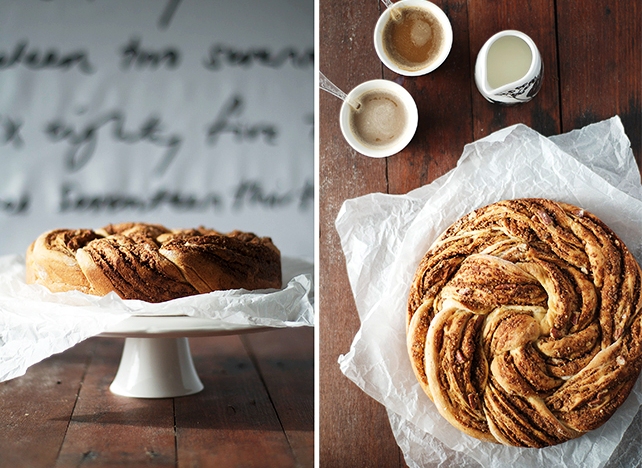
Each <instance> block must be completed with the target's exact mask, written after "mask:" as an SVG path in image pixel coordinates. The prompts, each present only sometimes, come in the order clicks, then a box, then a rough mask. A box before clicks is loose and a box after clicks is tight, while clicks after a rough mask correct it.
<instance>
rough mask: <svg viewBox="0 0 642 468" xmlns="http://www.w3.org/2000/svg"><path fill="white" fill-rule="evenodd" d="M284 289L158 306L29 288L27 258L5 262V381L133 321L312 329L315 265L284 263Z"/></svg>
mask: <svg viewBox="0 0 642 468" xmlns="http://www.w3.org/2000/svg"><path fill="white" fill-rule="evenodd" d="M282 273H283V275H282V276H283V284H284V287H283V289H280V290H260V291H245V290H231V291H214V292H212V293H209V294H199V295H196V296H190V297H183V298H180V299H174V300H172V301H167V302H163V303H158V304H151V303H148V302H144V301H135V300H122V299H121V298H120V297H118V296H117V295H116V294H115V293H110V294H108V295H106V296H104V297H98V296H91V295H88V294H83V293H80V292H77V291H69V292H64V293H52V292H50V291H49V290H48V289H47V288H45V287H44V286H40V285H34V284H26V283H25V280H24V277H25V266H24V257H23V256H20V255H15V256H4V257H0V382H1V381H4V380H8V379H12V378H15V377H19V376H21V375H23V374H24V373H25V372H26V371H27V368H28V367H29V366H31V365H33V364H35V363H37V362H40V361H41V360H43V359H45V358H47V357H49V356H51V355H52V354H55V353H59V352H62V351H64V350H66V349H68V348H70V347H72V346H74V345H75V344H76V343H79V342H81V341H83V340H84V339H86V338H89V337H91V336H95V335H98V334H100V333H102V332H104V331H106V330H108V329H109V327H110V326H113V325H116V324H117V323H119V322H121V321H123V320H125V319H127V318H128V317H131V316H141V315H142V316H172V315H187V316H192V317H199V318H210V319H213V320H221V321H224V322H226V323H233V324H248V325H256V326H266V327H296V326H312V325H314V321H315V317H314V309H313V305H312V304H313V300H314V299H313V294H314V292H313V282H312V274H313V265H312V264H311V263H309V262H307V261H305V260H302V259H295V258H287V257H284V258H283V259H282Z"/></svg>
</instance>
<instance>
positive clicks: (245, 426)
mask: <svg viewBox="0 0 642 468" xmlns="http://www.w3.org/2000/svg"><path fill="white" fill-rule="evenodd" d="M190 347H191V351H192V356H193V359H194V365H195V367H196V370H197V372H198V374H199V377H200V378H201V381H202V382H203V384H204V385H205V389H204V390H203V391H202V392H200V393H198V394H195V395H190V396H186V397H181V398H162V399H136V398H126V397H121V396H117V395H114V394H112V393H111V392H110V391H109V385H110V384H111V382H112V380H113V378H114V376H115V373H116V370H117V368H118V364H119V361H120V356H121V353H122V348H123V340H122V339H116V338H102V337H97V338H91V339H89V340H86V341H85V342H82V343H80V344H78V345H76V346H75V347H73V348H71V349H69V350H67V351H66V352H64V353H62V354H59V355H55V356H52V357H50V358H48V359H46V360H45V361H43V362H41V363H39V364H36V365H35V366H32V367H31V368H30V369H29V370H28V371H27V374H26V375H24V376H22V377H19V378H16V379H13V380H10V381H7V382H3V383H0V401H1V402H2V405H0V434H2V437H0V467H2V468H4V467H7V468H16V467H35V468H39V467H54V466H55V467H72V466H73V467H78V466H91V467H103V466H167V467H170V466H171V467H210V466H221V467H228V466H230V467H233V466H244V467H266V466H275V467H277V466H278V467H281V466H282V467H313V466H314V330H313V329H312V328H308V327H305V328H298V329H282V330H274V331H266V332H261V333H255V334H250V335H246V336H243V337H241V336H236V335H232V336H222V337H211V338H209V337H208V338H191V339H190Z"/></svg>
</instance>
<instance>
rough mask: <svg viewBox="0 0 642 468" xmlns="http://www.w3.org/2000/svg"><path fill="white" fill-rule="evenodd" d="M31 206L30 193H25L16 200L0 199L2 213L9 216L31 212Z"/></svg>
mask: <svg viewBox="0 0 642 468" xmlns="http://www.w3.org/2000/svg"><path fill="white" fill-rule="evenodd" d="M30 206H31V196H30V195H29V194H28V193H23V194H22V195H20V196H19V197H16V198H10V197H7V198H1V197H0V212H2V213H6V214H9V215H22V214H26V213H27V212H28V211H29V207H30Z"/></svg>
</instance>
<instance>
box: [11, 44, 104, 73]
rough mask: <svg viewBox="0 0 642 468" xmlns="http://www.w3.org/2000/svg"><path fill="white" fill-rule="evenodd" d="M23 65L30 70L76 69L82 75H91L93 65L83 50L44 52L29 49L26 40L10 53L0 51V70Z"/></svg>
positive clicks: (51, 50)
mask: <svg viewBox="0 0 642 468" xmlns="http://www.w3.org/2000/svg"><path fill="white" fill-rule="evenodd" d="M18 65H23V66H25V67H27V68H29V69H31V70H45V69H58V70H64V71H67V70H70V69H71V68H73V67H77V68H78V70H80V71H81V72H83V73H92V72H93V71H94V67H93V65H92V64H91V63H90V61H89V55H88V53H87V52H85V51H83V50H76V51H73V52H64V53H63V52H60V51H58V50H56V49H54V48H49V49H47V50H46V51H44V52H41V51H39V50H38V49H33V48H29V43H28V41H26V40H23V41H20V42H18V43H17V44H16V45H15V46H14V48H13V50H12V51H0V70H6V69H8V68H12V67H16V66H18Z"/></svg>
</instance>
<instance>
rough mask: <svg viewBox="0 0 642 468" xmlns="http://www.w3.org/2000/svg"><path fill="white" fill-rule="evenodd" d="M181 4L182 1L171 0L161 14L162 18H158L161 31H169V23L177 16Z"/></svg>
mask: <svg viewBox="0 0 642 468" xmlns="http://www.w3.org/2000/svg"><path fill="white" fill-rule="evenodd" d="M180 3H181V0H169V1H168V2H167V5H165V9H164V10H163V13H162V14H161V16H160V18H158V27H159V29H167V28H168V27H169V23H170V22H171V21H172V18H174V14H176V10H177V9H178V5H179V4H180Z"/></svg>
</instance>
